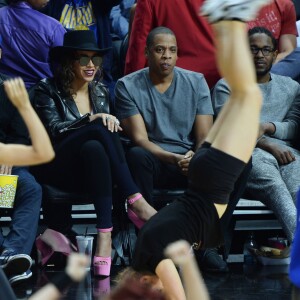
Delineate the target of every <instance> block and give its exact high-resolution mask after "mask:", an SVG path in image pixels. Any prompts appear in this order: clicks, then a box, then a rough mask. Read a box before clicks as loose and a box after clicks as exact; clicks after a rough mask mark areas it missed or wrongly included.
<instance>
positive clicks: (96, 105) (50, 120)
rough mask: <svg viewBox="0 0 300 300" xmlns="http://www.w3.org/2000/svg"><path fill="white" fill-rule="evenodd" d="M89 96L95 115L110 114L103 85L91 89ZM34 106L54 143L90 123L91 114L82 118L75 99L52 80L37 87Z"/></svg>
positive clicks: (44, 80)
mask: <svg viewBox="0 0 300 300" xmlns="http://www.w3.org/2000/svg"><path fill="white" fill-rule="evenodd" d="M89 95H90V100H91V103H92V108H93V112H94V113H109V111H110V109H109V102H110V101H109V94H108V91H107V90H106V88H105V87H104V85H103V84H102V83H97V84H96V86H95V88H94V89H92V88H90V89H89ZM33 105H34V108H35V110H36V112H37V114H38V115H39V117H40V119H41V121H42V123H43V124H44V126H45V128H46V130H47V132H48V134H49V136H50V139H51V141H52V143H56V142H58V141H59V140H61V139H62V138H63V137H65V136H66V135H67V134H68V133H70V132H73V131H74V130H76V129H78V128H80V127H82V126H84V125H86V124H87V123H89V115H90V114H86V115H84V116H81V115H80V113H79V111H78V109H77V106H76V103H75V102H74V100H73V98H71V97H68V96H64V93H63V92H62V91H60V90H59V89H58V88H57V86H56V84H55V82H54V80H53V79H51V78H47V79H43V80H41V81H40V82H39V83H38V84H37V85H36V86H35V89H34V94H33Z"/></svg>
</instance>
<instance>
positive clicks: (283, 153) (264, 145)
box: [256, 137, 296, 165]
mask: <svg viewBox="0 0 300 300" xmlns="http://www.w3.org/2000/svg"><path fill="white" fill-rule="evenodd" d="M256 147H257V148H260V149H262V150H265V151H266V152H269V153H271V154H272V155H273V156H274V157H275V158H276V160H277V162H278V164H279V165H287V164H289V163H291V162H293V161H294V160H295V159H296V157H295V155H294V154H293V153H292V152H291V151H290V149H289V148H288V147H287V146H285V145H281V144H276V143H274V142H273V141H272V140H270V139H269V138H267V137H262V138H261V139H260V140H259V141H258V142H257V144H256Z"/></svg>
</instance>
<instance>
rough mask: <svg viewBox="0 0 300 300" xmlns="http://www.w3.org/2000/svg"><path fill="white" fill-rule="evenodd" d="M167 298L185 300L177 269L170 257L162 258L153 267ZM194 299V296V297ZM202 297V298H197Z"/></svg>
mask: <svg viewBox="0 0 300 300" xmlns="http://www.w3.org/2000/svg"><path fill="white" fill-rule="evenodd" d="M155 273H156V275H157V276H158V277H159V279H160V280H161V283H162V285H163V288H164V294H165V295H166V298H167V299H168V300H185V299H187V298H186V296H185V292H184V289H183V286H182V282H181V279H180V277H179V274H178V272H177V269H176V267H175V265H174V263H173V261H172V260H171V259H164V260H162V261H161V262H160V263H159V264H158V265H157V267H156V269H155ZM195 299H196V298H195ZM198 299H202V298H198Z"/></svg>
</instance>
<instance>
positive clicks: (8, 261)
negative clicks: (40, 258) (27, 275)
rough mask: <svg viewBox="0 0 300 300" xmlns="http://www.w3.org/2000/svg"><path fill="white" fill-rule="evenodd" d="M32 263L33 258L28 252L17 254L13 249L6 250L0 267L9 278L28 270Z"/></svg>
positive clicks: (1, 257) (0, 259)
mask: <svg viewBox="0 0 300 300" xmlns="http://www.w3.org/2000/svg"><path fill="white" fill-rule="evenodd" d="M31 265H32V259H31V257H30V256H29V255H27V254H17V253H16V252H14V251H12V250H4V251H3V252H2V254H1V256H0V267H1V268H2V269H3V271H4V273H5V274H6V276H7V278H10V277H11V276H14V275H19V274H22V273H24V272H26V271H27V270H28V269H30V267H31Z"/></svg>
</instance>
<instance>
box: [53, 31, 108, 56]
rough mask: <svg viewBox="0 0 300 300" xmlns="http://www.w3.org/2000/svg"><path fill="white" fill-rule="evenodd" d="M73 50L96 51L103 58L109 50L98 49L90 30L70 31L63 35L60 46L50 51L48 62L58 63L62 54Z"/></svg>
mask: <svg viewBox="0 0 300 300" xmlns="http://www.w3.org/2000/svg"><path fill="white" fill-rule="evenodd" d="M74 50H85V51H96V52H98V53H99V54H100V55H101V56H104V55H105V54H106V53H107V52H109V51H110V50H111V48H103V49H101V48H99V47H98V45H97V42H96V37H95V34H94V32H93V31H91V30H72V31H68V32H66V33H65V35H64V42H63V45H62V46H56V47H53V48H52V49H50V52H49V56H50V60H52V61H59V59H60V57H61V56H62V55H63V54H64V53H66V52H67V53H69V52H70V51H74Z"/></svg>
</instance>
